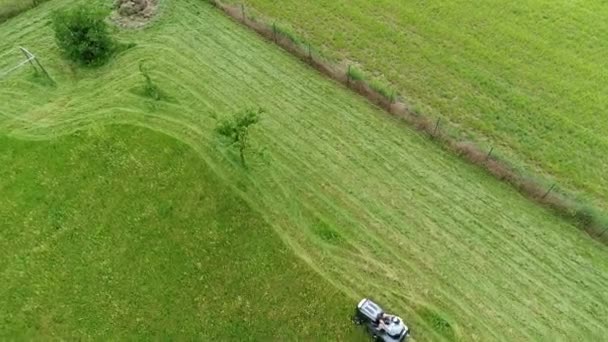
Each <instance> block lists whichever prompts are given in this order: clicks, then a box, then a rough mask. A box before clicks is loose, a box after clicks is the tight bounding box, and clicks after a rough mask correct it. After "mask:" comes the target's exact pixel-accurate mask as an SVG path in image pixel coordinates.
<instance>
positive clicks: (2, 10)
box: [0, 0, 48, 23]
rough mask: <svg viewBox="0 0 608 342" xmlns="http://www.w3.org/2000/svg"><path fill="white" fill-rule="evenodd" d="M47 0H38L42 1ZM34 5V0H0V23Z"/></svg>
mask: <svg viewBox="0 0 608 342" xmlns="http://www.w3.org/2000/svg"><path fill="white" fill-rule="evenodd" d="M44 1H48V0H38V2H39V3H42V2H44ZM33 6H35V3H34V0H0V23H2V22H3V21H5V20H7V19H9V18H11V17H14V16H16V15H18V14H20V13H22V12H25V11H27V10H28V9H30V8H32V7H33Z"/></svg>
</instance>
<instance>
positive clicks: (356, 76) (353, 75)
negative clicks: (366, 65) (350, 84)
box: [346, 65, 365, 81]
mask: <svg viewBox="0 0 608 342" xmlns="http://www.w3.org/2000/svg"><path fill="white" fill-rule="evenodd" d="M346 77H348V79H349V80H351V81H363V80H365V75H364V74H363V71H361V70H359V69H357V68H355V67H353V66H350V65H349V66H348V69H347V70H346Z"/></svg>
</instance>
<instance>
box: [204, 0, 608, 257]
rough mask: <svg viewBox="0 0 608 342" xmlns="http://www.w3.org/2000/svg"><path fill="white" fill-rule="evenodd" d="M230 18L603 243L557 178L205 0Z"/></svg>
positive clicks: (606, 237) (602, 226)
mask: <svg viewBox="0 0 608 342" xmlns="http://www.w3.org/2000/svg"><path fill="white" fill-rule="evenodd" d="M204 1H206V2H208V3H209V4H211V5H213V6H214V7H216V8H218V9H219V10H221V11H222V12H224V14H226V15H227V16H229V17H230V18H232V19H233V20H235V21H237V22H239V23H241V24H242V25H244V26H246V27H247V28H249V29H251V30H253V31H255V32H256V33H258V34H259V35H260V36H262V37H263V38H265V39H266V40H268V41H270V42H272V43H274V44H276V45H278V46H279V47H281V48H282V49H283V50H285V51H287V52H289V53H291V54H292V55H293V56H295V57H297V58H298V59H300V60H301V61H303V62H305V63H306V64H308V65H309V66H311V67H313V68H314V69H316V70H317V71H319V72H320V73H321V74H323V75H325V76H328V77H329V78H331V79H333V80H334V81H337V82H338V83H341V84H342V85H344V86H345V87H347V88H348V89H350V90H352V91H353V92H355V93H357V94H358V95H360V96H363V97H365V98H366V99H367V100H369V101H370V102H372V103H373V104H375V105H377V106H378V107H380V108H382V109H383V110H384V111H386V112H387V113H389V114H391V115H393V116H396V117H398V118H400V119H402V120H403V121H405V122H406V123H407V124H409V126H411V127H413V128H414V129H415V130H417V131H418V132H421V133H423V134H425V135H426V136H427V137H429V138H430V139H432V140H433V141H435V142H436V143H437V144H438V145H439V146H441V147H442V148H443V149H445V150H447V151H450V152H452V153H455V154H456V155H458V156H459V157H461V158H462V159H464V160H466V161H468V162H469V163H471V164H474V165H476V166H478V167H481V168H482V169H484V170H485V171H487V172H488V173H489V174H490V175H492V176H494V178H496V179H498V180H500V181H503V182H505V183H507V184H510V185H511V186H513V187H514V188H515V189H516V190H517V191H518V192H520V193H521V194H522V195H524V196H526V197H527V198H529V199H530V200H532V201H534V202H536V203H538V204H541V205H543V206H544V207H546V208H549V209H551V210H552V211H554V212H555V213H556V214H557V215H559V216H561V217H563V218H565V219H567V220H569V221H571V222H572V223H574V224H575V225H576V226H578V227H580V228H581V229H582V230H583V231H585V232H586V233H587V234H588V235H589V236H591V237H592V238H594V239H596V240H598V241H600V242H602V243H603V244H605V245H608V217H607V216H606V215H605V214H604V213H602V212H601V211H600V210H599V209H597V208H595V207H593V206H591V205H589V204H586V203H583V202H582V201H580V200H577V199H576V196H574V195H573V194H570V193H567V192H565V191H564V190H562V189H560V191H558V190H557V184H553V185H551V186H550V187H546V186H544V185H543V183H547V182H542V181H541V178H539V177H537V176H533V177H532V176H529V175H526V174H524V172H522V171H519V170H517V169H516V168H515V167H513V166H512V164H511V163H509V162H508V161H507V160H506V159H504V158H500V157H498V156H496V154H495V153H494V154H493V152H495V151H494V149H490V150H489V151H486V150H483V149H481V148H480V147H479V146H478V145H476V144H475V143H473V142H471V141H465V140H461V139H458V138H456V137H454V136H452V135H449V134H447V133H445V132H444V131H443V130H442V129H441V119H437V120H432V119H431V118H429V117H427V116H424V115H422V114H420V113H416V112H415V111H413V110H412V109H411V108H410V107H409V106H408V105H407V103H406V102H404V101H403V100H402V97H400V96H399V95H398V94H397V92H396V91H395V90H393V89H391V88H390V86H386V85H384V84H379V83H375V82H369V81H367V80H366V79H365V75H364V74H363V73H362V72H361V71H359V70H358V69H356V68H355V67H354V66H353V65H347V66H344V65H339V64H338V63H335V62H332V61H331V60H330V59H329V58H326V57H324V56H322V55H321V54H320V53H319V52H318V51H316V50H315V49H314V48H313V47H312V46H311V45H310V44H309V43H307V42H305V41H304V40H303V39H300V38H299V37H297V36H296V35H295V34H294V33H292V32H290V31H289V30H287V29H284V28H282V27H280V26H279V25H277V24H276V22H273V23H269V22H268V21H264V20H261V19H258V18H256V17H253V16H250V15H248V12H247V10H246V8H245V5H243V4H241V5H230V4H227V3H224V2H223V1H222V0H204Z"/></svg>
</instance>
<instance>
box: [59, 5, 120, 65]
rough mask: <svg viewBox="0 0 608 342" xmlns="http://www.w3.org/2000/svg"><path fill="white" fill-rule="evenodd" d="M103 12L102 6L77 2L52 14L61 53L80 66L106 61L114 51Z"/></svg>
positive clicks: (99, 63)
mask: <svg viewBox="0 0 608 342" xmlns="http://www.w3.org/2000/svg"><path fill="white" fill-rule="evenodd" d="M105 17H106V13H105V12H104V11H102V10H101V9H98V8H95V7H90V6H85V5H80V6H78V7H75V8H72V9H69V10H66V11H58V12H55V14H54V15H53V28H54V30H55V38H56V40H57V45H58V46H59V48H60V49H61V50H62V51H63V53H64V55H65V56H66V57H67V58H68V59H70V60H72V61H74V62H78V63H80V64H83V65H88V66H96V65H101V64H103V63H105V62H106V61H107V60H108V59H109V58H110V56H111V55H112V52H113V51H114V42H113V41H112V38H111V37H110V33H109V30H108V24H107V23H106V22H105V20H104V19H105Z"/></svg>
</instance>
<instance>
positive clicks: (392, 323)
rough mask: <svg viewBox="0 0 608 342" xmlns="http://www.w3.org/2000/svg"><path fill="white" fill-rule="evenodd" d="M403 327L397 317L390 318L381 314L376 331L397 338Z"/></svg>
mask: <svg viewBox="0 0 608 342" xmlns="http://www.w3.org/2000/svg"><path fill="white" fill-rule="evenodd" d="M403 329H404V326H403V324H402V322H401V318H399V317H397V316H391V315H387V314H382V317H381V318H380V323H379V324H378V330H380V331H384V332H385V333H387V334H388V335H389V336H399V334H401V332H402V331H403Z"/></svg>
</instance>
